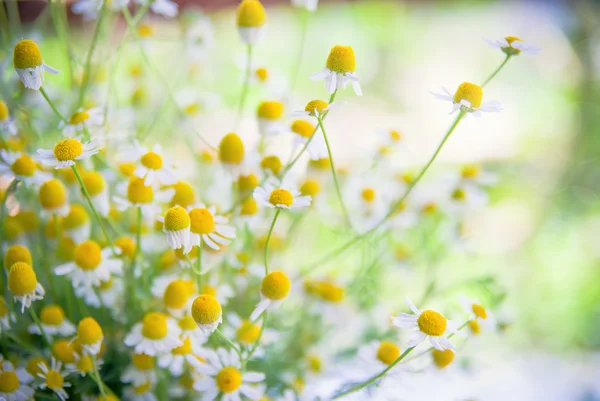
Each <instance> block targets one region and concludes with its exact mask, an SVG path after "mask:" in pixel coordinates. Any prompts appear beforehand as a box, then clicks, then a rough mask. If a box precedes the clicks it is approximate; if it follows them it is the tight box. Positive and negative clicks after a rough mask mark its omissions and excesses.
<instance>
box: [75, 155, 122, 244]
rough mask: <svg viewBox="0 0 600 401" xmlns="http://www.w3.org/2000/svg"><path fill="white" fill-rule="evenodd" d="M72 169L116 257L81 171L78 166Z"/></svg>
mask: <svg viewBox="0 0 600 401" xmlns="http://www.w3.org/2000/svg"><path fill="white" fill-rule="evenodd" d="M71 169H73V173H75V177H77V181H79V186H80V187H81V191H82V192H83V195H84V196H85V199H86V200H87V203H88V205H89V207H90V209H92V213H93V214H94V217H95V218H96V221H97V222H98V224H99V225H100V229H101V230H102V233H103V234H104V238H105V239H106V242H108V245H109V246H110V250H111V251H112V254H113V256H116V255H117V252H116V251H115V245H114V244H113V242H112V240H111V239H110V237H109V236H108V233H107V232H106V228H104V223H103V222H102V217H100V214H99V213H98V211H97V210H96V208H95V207H94V204H93V203H92V199H91V198H90V194H89V193H88V190H87V188H86V187H85V184H84V183H83V180H82V179H81V175H80V174H79V171H78V170H77V166H75V165H72V166H71Z"/></svg>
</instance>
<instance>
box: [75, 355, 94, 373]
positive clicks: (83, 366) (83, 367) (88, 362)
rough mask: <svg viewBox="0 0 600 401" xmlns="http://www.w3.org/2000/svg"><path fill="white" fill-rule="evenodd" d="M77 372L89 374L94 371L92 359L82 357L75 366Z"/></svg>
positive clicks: (86, 356) (85, 356)
mask: <svg viewBox="0 0 600 401" xmlns="http://www.w3.org/2000/svg"><path fill="white" fill-rule="evenodd" d="M75 367H76V368H77V370H78V371H79V372H81V373H89V372H91V371H92V369H94V365H93V364H92V358H91V357H90V356H89V355H81V356H80V357H79V360H78V361H77V363H76V364H75Z"/></svg>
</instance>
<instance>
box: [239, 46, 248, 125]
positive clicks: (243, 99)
mask: <svg viewBox="0 0 600 401" xmlns="http://www.w3.org/2000/svg"><path fill="white" fill-rule="evenodd" d="M246 54H247V59H248V60H247V64H246V75H245V77H244V85H243V86H242V93H241V95H240V103H239V104H238V111H237V122H238V123H239V122H240V120H241V118H242V113H243V112H244V103H246V98H247V97H248V88H249V86H250V75H251V72H252V45H248V46H247V47H246Z"/></svg>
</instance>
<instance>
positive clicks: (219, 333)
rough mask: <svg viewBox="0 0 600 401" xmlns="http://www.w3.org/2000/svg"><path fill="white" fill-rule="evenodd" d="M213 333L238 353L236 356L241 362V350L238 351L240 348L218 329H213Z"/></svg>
mask: <svg viewBox="0 0 600 401" xmlns="http://www.w3.org/2000/svg"><path fill="white" fill-rule="evenodd" d="M215 334H217V335H218V336H219V337H220V338H221V339H222V340H223V341H225V342H226V343H227V345H229V346H230V347H231V348H232V349H233V350H234V351H235V352H236V354H238V357H239V358H240V362H241V361H242V351H240V349H239V348H238V347H237V346H236V345H235V344H234V343H233V341H231V340H230V339H229V338H227V337H226V336H225V334H223V333H222V332H221V330H219V329H216V330H215Z"/></svg>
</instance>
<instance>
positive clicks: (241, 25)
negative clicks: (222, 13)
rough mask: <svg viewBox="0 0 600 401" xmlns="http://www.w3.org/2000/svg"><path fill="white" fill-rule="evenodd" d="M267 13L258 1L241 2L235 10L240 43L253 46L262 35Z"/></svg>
mask: <svg viewBox="0 0 600 401" xmlns="http://www.w3.org/2000/svg"><path fill="white" fill-rule="evenodd" d="M266 22H267V13H266V12H265V8H264V7H263V5H262V3H261V2H260V1H258V0H242V2H241V3H240V5H239V6H238V9H237V27H238V32H239V34H240V38H241V39H242V41H243V42H244V43H246V44H248V45H255V44H256V43H258V41H259V40H261V39H262V37H263V35H264V26H265V23H266Z"/></svg>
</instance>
